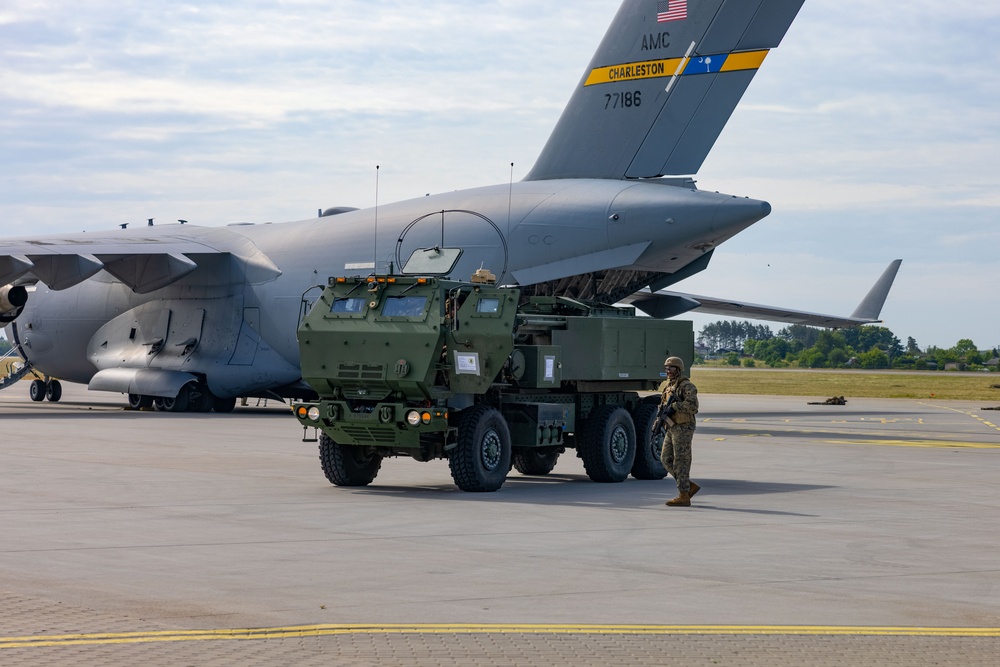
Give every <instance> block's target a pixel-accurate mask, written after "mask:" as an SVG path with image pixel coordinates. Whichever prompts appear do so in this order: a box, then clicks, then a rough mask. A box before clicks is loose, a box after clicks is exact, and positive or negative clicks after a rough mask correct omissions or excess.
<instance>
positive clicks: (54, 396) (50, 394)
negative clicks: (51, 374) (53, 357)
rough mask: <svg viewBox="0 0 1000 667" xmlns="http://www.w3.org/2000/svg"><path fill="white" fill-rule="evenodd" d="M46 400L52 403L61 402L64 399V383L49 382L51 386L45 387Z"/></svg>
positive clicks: (57, 381)
mask: <svg viewBox="0 0 1000 667" xmlns="http://www.w3.org/2000/svg"><path fill="white" fill-rule="evenodd" d="M45 398H47V399H48V400H49V401H50V402H52V403H58V402H59V399H60V398H62V383H61V382H59V380H49V384H48V385H47V386H46V387H45Z"/></svg>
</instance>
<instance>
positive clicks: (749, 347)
mask: <svg viewBox="0 0 1000 667" xmlns="http://www.w3.org/2000/svg"><path fill="white" fill-rule="evenodd" d="M698 346H699V348H700V349H702V350H707V351H711V352H706V353H705V354H706V355H709V356H711V355H712V354H713V353H714V355H715V356H722V357H723V359H725V361H726V363H728V364H730V365H733V366H741V365H742V366H748V367H752V366H756V365H757V364H765V365H767V366H770V367H771V368H786V367H790V366H797V367H800V368H899V369H910V370H933V369H938V370H944V369H946V368H955V369H958V370H992V371H997V370H998V364H996V363H995V362H994V363H989V362H990V361H991V360H995V359H997V358H998V357H1000V348H997V349H987V350H980V349H978V347H977V346H976V344H975V343H973V342H972V341H971V340H969V339H968V338H963V339H961V340H959V341H958V343H956V344H955V345H954V346H953V347H950V348H947V349H945V348H939V347H934V346H930V347H928V348H927V349H926V350H921V349H920V347H919V346H918V345H917V341H916V340H914V339H913V338H912V337H909V338H907V339H906V344H905V345H903V343H902V341H900V339H899V338H897V337H896V335H895V334H893V333H892V331H890V330H889V329H887V328H886V327H880V326H874V325H864V326H860V327H851V328H848V329H820V328H817V327H810V326H805V325H802V324H792V325H790V326H787V327H785V328H783V329H781V330H780V331H778V333H777V334H775V333H774V332H772V330H771V327H769V326H767V325H758V324H751V323H749V322H740V321H719V322H714V323H712V324H708V325H706V326H705V327H703V328H702V330H701V332H700V333H699V334H698ZM704 356H705V355H699V357H700V358H701V360H704Z"/></svg>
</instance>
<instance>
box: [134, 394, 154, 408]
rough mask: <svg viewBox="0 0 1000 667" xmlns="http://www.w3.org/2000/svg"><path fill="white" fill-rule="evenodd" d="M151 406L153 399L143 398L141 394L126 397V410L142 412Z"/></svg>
mask: <svg viewBox="0 0 1000 667" xmlns="http://www.w3.org/2000/svg"><path fill="white" fill-rule="evenodd" d="M152 406H153V397H152V396H144V395H142V394H129V395H128V409H129V410H142V409H143V408H149V407H152Z"/></svg>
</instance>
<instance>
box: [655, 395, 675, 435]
mask: <svg viewBox="0 0 1000 667" xmlns="http://www.w3.org/2000/svg"><path fill="white" fill-rule="evenodd" d="M674 399H675V396H674V394H670V397H669V398H668V399H667V402H666V403H662V404H661V405H660V409H659V410H658V411H657V413H656V419H655V420H654V421H653V435H659V434H661V433H663V432H664V431H665V430H666V429H668V428H670V427H671V426H673V425H674V420H673V419H672V418H671V417H672V415H673V414H674V408H673V403H674Z"/></svg>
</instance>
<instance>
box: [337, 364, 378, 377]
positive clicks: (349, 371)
mask: <svg viewBox="0 0 1000 667" xmlns="http://www.w3.org/2000/svg"><path fill="white" fill-rule="evenodd" d="M337 378H338V379H340V380H384V379H385V365H384V364H339V365H338V366H337Z"/></svg>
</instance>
